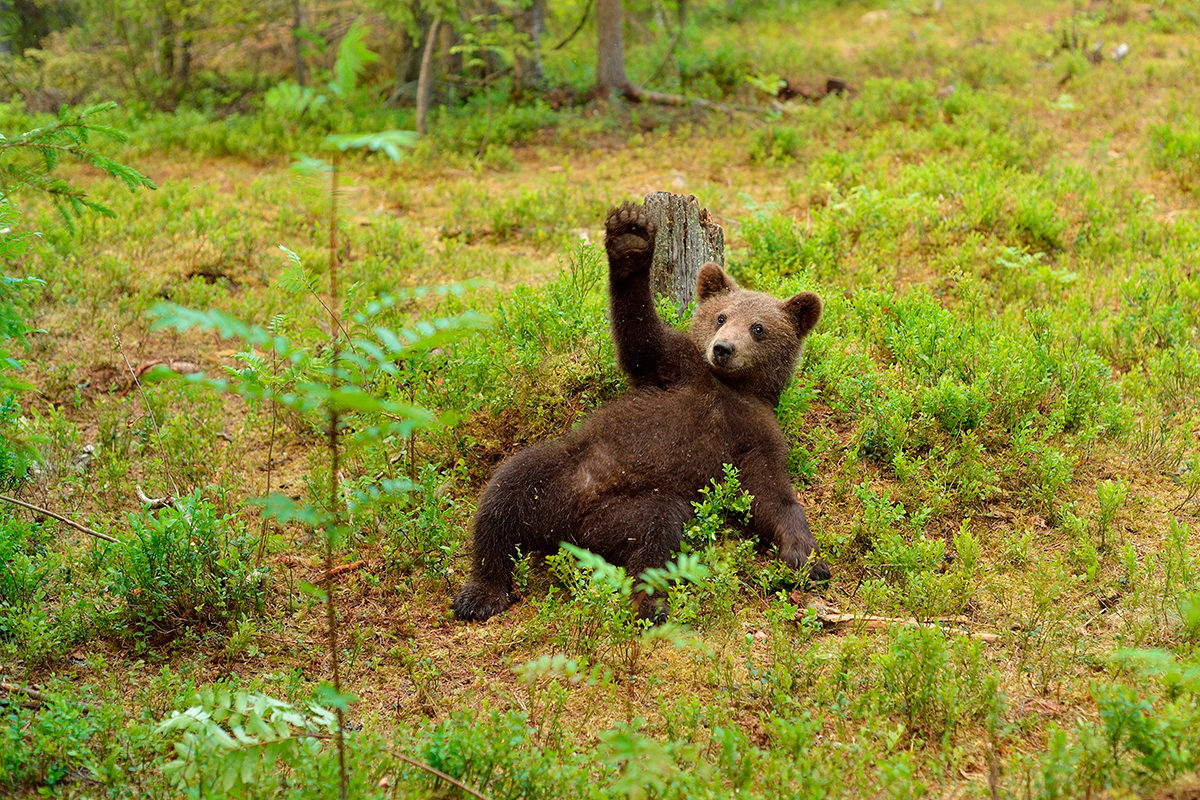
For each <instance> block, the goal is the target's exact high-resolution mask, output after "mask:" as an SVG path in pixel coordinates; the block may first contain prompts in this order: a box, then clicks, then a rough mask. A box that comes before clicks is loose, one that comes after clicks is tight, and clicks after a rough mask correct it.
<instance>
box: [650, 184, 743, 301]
mask: <svg viewBox="0 0 1200 800" xmlns="http://www.w3.org/2000/svg"><path fill="white" fill-rule="evenodd" d="M645 206H646V211H647V212H648V213H649V214H650V216H651V217H652V218H653V219H655V220H656V221H657V222H658V235H657V236H656V237H655V239H654V262H653V263H652V264H651V266H650V288H651V290H652V291H653V292H655V293H656V294H663V295H666V296H667V297H669V298H670V299H671V302H673V303H674V304H675V307H676V308H677V309H678V310H679V311H683V309H685V308H687V305H688V303H690V302H692V300H694V299H695V298H696V276H697V275H699V274H700V268H701V267H702V266H704V265H705V264H707V263H708V262H710V261H713V262H715V263H717V264H719V265H720V266H721V267H724V266H725V231H724V229H723V228H722V227H721V226H720V225H718V224H717V223H716V222H715V221H714V220H713V218H712V216H711V215H710V214H709V213H708V209H707V208H700V204H699V203H698V202H697V201H696V197H695V195H690V194H689V195H679V194H671V193H670V192H651V193H650V194H648V195H646V198H645Z"/></svg>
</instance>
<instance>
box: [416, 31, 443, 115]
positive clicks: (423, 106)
mask: <svg viewBox="0 0 1200 800" xmlns="http://www.w3.org/2000/svg"><path fill="white" fill-rule="evenodd" d="M441 25H442V18H441V17H434V18H433V22H432V23H430V25H429V35H428V36H427V37H426V39H425V53H424V55H422V56H421V74H420V77H418V78H417V133H420V134H423V133H425V127H426V118H427V117H428V116H429V89H430V87H429V84H430V82H431V81H432V79H433V76H432V74H431V73H432V72H433V69H432V67H433V46H434V42H436V41H437V35H438V28H440V27H441Z"/></svg>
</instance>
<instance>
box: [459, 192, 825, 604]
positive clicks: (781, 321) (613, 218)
mask: <svg viewBox="0 0 1200 800" xmlns="http://www.w3.org/2000/svg"><path fill="white" fill-rule="evenodd" d="M606 228H607V231H606V238H605V247H606V249H607V251H608V258H609V300H610V305H611V310H612V329H613V338H614V340H615V342H616V349H617V362H618V364H619V365H620V366H621V368H622V369H623V370H624V371H625V372H626V373H627V374H628V375H629V379H630V383H631V384H632V388H631V391H630V392H629V393H628V394H625V395H624V396H622V397H619V398H617V399H616V400H614V401H612V402H610V403H608V404H606V405H604V406H602V407H601V408H599V409H597V410H596V411H595V413H593V414H592V415H591V416H590V417H589V418H588V419H587V420H586V421H585V422H584V424H583V425H582V426H580V428H579V429H577V430H576V431H574V432H572V433H571V434H569V435H567V436H566V437H564V438H563V439H560V440H558V441H556V442H549V443H547V444H543V445H538V446H535V447H531V448H529V449H527V450H523V451H521V452H519V453H517V454H516V455H514V456H512V457H511V458H510V459H508V460H507V461H505V462H504V463H503V464H502V465H501V466H500V468H499V469H498V470H496V474H495V475H494V476H493V477H492V480H491V481H490V482H489V483H488V486H487V488H486V489H485V490H484V492H483V496H482V497H481V498H480V501H479V509H478V511H477V512H476V515H475V520H474V542H475V543H474V572H473V574H472V576H471V580H470V582H468V583H467V584H466V585H465V586H464V587H463V588H462V589H461V590H459V592H458V594H457V595H456V596H455V598H454V611H455V614H456V615H457V616H458V617H459V619H471V620H483V619H487V618H488V617H490V616H492V615H493V614H497V613H499V612H501V611H503V610H504V609H505V608H507V607H508V605H509V603H510V602H511V601H510V598H509V592H510V591H511V582H512V569H513V558H514V556H515V555H516V553H517V548H518V547H519V548H520V551H521V552H522V553H544V554H548V553H553V552H554V551H556V550H557V549H558V546H559V543H560V542H572V543H574V544H577V545H579V546H581V547H585V548H587V549H589V550H591V551H593V552H595V553H597V554H599V555H601V556H603V557H604V558H606V559H608V560H609V561H610V562H612V563H614V564H618V565H623V566H624V567H625V568H626V569H627V571H628V572H629V573H630V574H633V575H637V574H640V573H641V572H642V571H644V570H646V569H648V568H650V567H661V566H663V565H664V564H666V562H667V561H668V560H669V559H670V557H671V555H672V553H673V552H674V551H675V550H677V549H678V547H679V542H680V538H681V536H682V533H683V525H684V523H685V522H686V521H687V520H688V519H690V518H691V516H692V513H693V512H692V501H694V500H696V499H698V498H699V496H700V490H701V489H703V488H704V487H706V486H708V485H709V482H710V481H712V480H714V479H717V480H720V478H721V476H722V467H723V465H724V464H733V465H734V466H736V467H737V468H738V470H739V474H740V479H741V483H742V486H743V487H744V488H745V489H746V490H747V491H748V492H750V494H751V495H753V497H754V501H753V504H752V506H751V515H752V522H751V526H752V528H753V530H754V531H755V532H756V533H757V534H758V535H759V536H761V537H762V538H764V539H765V540H766V541H769V542H771V543H773V544H774V545H775V546H776V547H777V548H778V551H779V556H780V558H782V559H784V561H786V562H787V563H788V564H790V565H792V566H793V567H796V568H803V567H805V566H806V565H807V567H808V569H809V570H810V576H811V577H813V578H814V579H817V580H825V579H828V577H829V569H828V567H826V566H825V564H824V563H823V562H821V561H818V560H812V559H815V556H816V554H817V544H816V541H815V540H814V539H813V537H812V534H811V533H810V532H809V529H808V522H807V520H806V519H805V515H804V508H803V507H802V506H801V505H800V503H799V502H797V500H796V492H795V490H794V489H793V487H792V485H791V480H790V476H789V475H788V471H787V453H788V446H787V442H786V441H785V439H784V437H783V434H782V432H781V431H780V429H779V422H778V421H777V420H776V418H775V405H776V403H778V402H779V396H780V394H781V393H782V392H783V390H784V388H785V387H786V386H787V383H788V381H789V380H790V378H791V374H792V370H793V368H794V366H795V362H796V358H797V356H798V355H799V352H800V345H801V341H802V339H803V338H804V336H805V335H807V334H808V332H809V331H811V330H812V328H813V326H814V325H816V323H817V319H818V318H819V317H820V314H821V301H820V300H819V299H818V298H817V296H816V295H814V294H811V293H807V292H806V293H803V294H798V295H796V296H795V297H792V298H790V299H789V300H786V301H784V302H780V301H779V300H776V299H775V298H772V297H770V296H768V295H764V294H760V293H758V292H751V291H746V290H744V289H741V288H738V286H737V285H736V284H735V283H734V282H733V279H732V278H730V277H729V276H728V275H726V274H725V273H724V272H723V271H721V269H720V267H718V266H717V265H715V264H707V265H705V266H704V267H703V268H702V269H701V271H700V275H699V278H698V280H697V293H698V295H699V304H698V306H697V308H696V312H695V315H694V317H693V319H692V325H691V329H690V331H689V335H688V336H684V335H683V334H680V333H678V332H676V331H674V330H672V329H671V328H669V327H667V326H666V325H665V324H663V322H662V321H661V320H660V319H659V318H658V315H657V314H656V313H655V310H654V302H653V298H652V296H651V293H650V262H651V257H652V255H653V250H654V244H653V243H654V232H655V231H654V225H653V223H652V222H651V221H650V220H649V219H648V218H647V217H646V215H645V212H644V210H643V209H642V208H641V207H639V206H635V205H631V204H626V205H623V206H621V207H620V208H617V209H614V210H613V211H612V212H610V213H609V216H608V219H607V221H606ZM654 610H655V609H654V608H653V606H651V605H649V604H648V603H647V602H643V605H642V612H643V613H644V614H650V613H653V612H654Z"/></svg>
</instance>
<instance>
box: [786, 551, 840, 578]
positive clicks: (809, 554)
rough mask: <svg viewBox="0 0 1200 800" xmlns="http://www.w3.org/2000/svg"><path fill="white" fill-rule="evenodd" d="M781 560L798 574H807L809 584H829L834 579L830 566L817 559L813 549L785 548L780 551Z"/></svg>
mask: <svg viewBox="0 0 1200 800" xmlns="http://www.w3.org/2000/svg"><path fill="white" fill-rule="evenodd" d="M779 558H780V560H782V561H783V562H784V563H785V564H787V565H788V566H789V567H791V568H792V569H794V570H796V571H797V572H801V573H805V572H807V573H808V583H809V584H816V583H828V582H829V579H830V577H832V575H831V573H830V571H829V565H828V564H826V563H825V562H824V561H822V560H821V559H820V558H818V557H817V554H816V551H815V550H814V549H813V548H809V547H804V546H795V545H793V546H784V547H783V548H782V549H780V551H779Z"/></svg>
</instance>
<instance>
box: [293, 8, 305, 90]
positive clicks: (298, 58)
mask: <svg viewBox="0 0 1200 800" xmlns="http://www.w3.org/2000/svg"><path fill="white" fill-rule="evenodd" d="M303 28H304V5H303V4H302V3H301V2H300V0H292V59H293V64H294V65H295V69H296V85H297V86H307V85H308V64H305V63H304V39H302V38H301V36H300V31H301V30H302V29H303Z"/></svg>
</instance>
